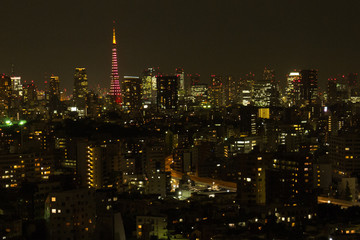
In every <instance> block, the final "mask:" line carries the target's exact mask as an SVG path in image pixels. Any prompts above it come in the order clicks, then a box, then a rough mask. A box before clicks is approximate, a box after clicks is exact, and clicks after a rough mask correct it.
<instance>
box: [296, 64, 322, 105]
mask: <svg viewBox="0 0 360 240" xmlns="http://www.w3.org/2000/svg"><path fill="white" fill-rule="evenodd" d="M317 98H318V71H317V70H301V71H300V99H301V100H302V102H303V103H304V104H305V105H309V104H314V103H316V100H317Z"/></svg>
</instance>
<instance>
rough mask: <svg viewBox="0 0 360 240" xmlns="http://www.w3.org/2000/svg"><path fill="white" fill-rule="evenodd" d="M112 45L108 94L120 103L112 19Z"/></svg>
mask: <svg viewBox="0 0 360 240" xmlns="http://www.w3.org/2000/svg"><path fill="white" fill-rule="evenodd" d="M112 43H113V47H112V61H111V76H110V80H111V81H110V92H109V95H111V96H113V98H114V100H115V102H116V103H117V104H121V102H122V99H121V88H120V77H119V71H118V61H117V49H116V38H115V21H113V41H112Z"/></svg>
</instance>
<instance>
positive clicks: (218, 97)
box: [209, 75, 224, 107]
mask: <svg viewBox="0 0 360 240" xmlns="http://www.w3.org/2000/svg"><path fill="white" fill-rule="evenodd" d="M223 91H224V90H223V84H222V77H220V76H216V75H211V84H210V87H209V95H210V103H211V105H212V106H213V107H221V106H223V105H224V104H223V102H224V101H223V100H224V99H223Z"/></svg>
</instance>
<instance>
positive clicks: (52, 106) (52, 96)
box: [49, 75, 60, 114]
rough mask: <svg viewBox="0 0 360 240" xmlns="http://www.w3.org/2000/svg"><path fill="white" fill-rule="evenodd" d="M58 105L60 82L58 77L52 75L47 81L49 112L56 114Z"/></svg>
mask: <svg viewBox="0 0 360 240" xmlns="http://www.w3.org/2000/svg"><path fill="white" fill-rule="evenodd" d="M59 105H60V81H59V77H58V76H54V75H52V76H51V77H50V81H49V112H50V114H54V113H55V114H56V113H58V112H59Z"/></svg>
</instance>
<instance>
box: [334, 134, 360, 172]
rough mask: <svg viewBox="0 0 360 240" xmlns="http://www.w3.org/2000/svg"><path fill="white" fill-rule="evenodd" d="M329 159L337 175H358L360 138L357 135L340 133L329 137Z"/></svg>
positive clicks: (359, 167) (359, 170)
mask: <svg viewBox="0 0 360 240" xmlns="http://www.w3.org/2000/svg"><path fill="white" fill-rule="evenodd" d="M329 142H330V146H329V158H330V160H331V162H332V163H333V166H334V168H335V171H336V173H338V174H339V175H346V176H352V175H358V174H359V173H360V161H359V159H360V154H359V153H360V136H359V134H358V133H354V132H353V133H349V132H341V133H339V134H338V135H332V136H331V137H330V141H329Z"/></svg>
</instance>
